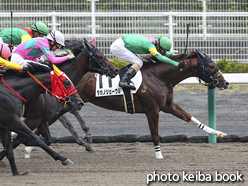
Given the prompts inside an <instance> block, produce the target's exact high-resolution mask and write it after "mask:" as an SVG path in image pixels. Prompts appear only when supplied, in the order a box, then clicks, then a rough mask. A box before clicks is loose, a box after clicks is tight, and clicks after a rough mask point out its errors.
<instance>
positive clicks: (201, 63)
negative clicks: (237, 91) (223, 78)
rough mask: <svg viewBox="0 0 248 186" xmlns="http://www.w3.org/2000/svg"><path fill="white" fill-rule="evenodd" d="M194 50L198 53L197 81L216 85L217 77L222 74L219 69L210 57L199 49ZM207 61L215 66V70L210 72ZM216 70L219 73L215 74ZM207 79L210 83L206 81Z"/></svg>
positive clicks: (212, 85)
mask: <svg viewBox="0 0 248 186" xmlns="http://www.w3.org/2000/svg"><path fill="white" fill-rule="evenodd" d="M196 52H197V53H198V56H197V68H198V74H199V79H198V81H199V83H201V84H204V85H206V86H211V87H216V86H217V85H218V84H219V80H218V79H217V78H218V77H219V76H220V75H221V74H222V73H221V71H220V70H219V68H218V67H217V66H216V64H215V63H214V62H213V60H212V59H211V58H210V57H208V56H207V55H206V54H204V53H202V52H201V51H200V50H196ZM209 63H213V64H214V66H215V70H214V71H213V72H210V71H209V70H208V64H209ZM190 64H191V59H190ZM191 65H192V64H191ZM217 72H219V74H218V75H216V76H215V74H216V73H217ZM201 80H203V81H205V83H202V82H201ZM209 81H210V83H207V82H209Z"/></svg>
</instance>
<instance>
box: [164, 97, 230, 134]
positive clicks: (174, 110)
mask: <svg viewBox="0 0 248 186" xmlns="http://www.w3.org/2000/svg"><path fill="white" fill-rule="evenodd" d="M161 110H162V111H163V112H165V113H170V114H172V115H174V116H176V117H178V118H180V119H182V120H184V121H187V122H188V123H190V124H191V125H195V126H197V127H199V128H200V129H202V130H203V131H205V132H206V133H208V134H211V135H216V136H217V138H223V137H225V136H226V135H227V134H226V133H224V132H221V131H218V130H215V129H212V128H210V127H208V126H207V125H205V124H203V123H201V122H200V121H199V120H197V119H196V118H195V117H193V116H191V115H190V114H188V113H187V112H186V111H185V110H183V109H182V107H180V106H179V105H178V104H177V103H176V102H174V101H173V102H172V104H171V105H170V106H165V107H164V108H162V109H161Z"/></svg>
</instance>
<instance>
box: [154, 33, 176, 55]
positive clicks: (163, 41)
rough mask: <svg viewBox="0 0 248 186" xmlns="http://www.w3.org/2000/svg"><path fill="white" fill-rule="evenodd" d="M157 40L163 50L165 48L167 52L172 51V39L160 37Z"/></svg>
mask: <svg viewBox="0 0 248 186" xmlns="http://www.w3.org/2000/svg"><path fill="white" fill-rule="evenodd" d="M155 40H156V43H157V44H158V45H159V46H160V47H161V48H163V50H165V51H170V49H171V46H172V43H171V40H170V38H168V37H164V36H161V37H159V38H157V39H155Z"/></svg>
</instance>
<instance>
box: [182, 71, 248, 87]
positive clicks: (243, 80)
mask: <svg viewBox="0 0 248 186" xmlns="http://www.w3.org/2000/svg"><path fill="white" fill-rule="evenodd" d="M223 76H224V77H225V79H226V80H227V81H228V82H229V83H230V84H248V73H225V74H223ZM179 84H180V85H196V84H199V81H198V80H197V79H196V78H195V77H190V78H187V79H185V80H183V81H182V82H180V83H179Z"/></svg>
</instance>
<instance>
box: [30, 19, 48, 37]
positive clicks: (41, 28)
mask: <svg viewBox="0 0 248 186" xmlns="http://www.w3.org/2000/svg"><path fill="white" fill-rule="evenodd" d="M31 30H33V31H36V32H39V33H40V34H43V35H45V36H47V34H48V28H47V26H46V24H45V23H43V22H36V23H34V24H33V25H32V26H31Z"/></svg>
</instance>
